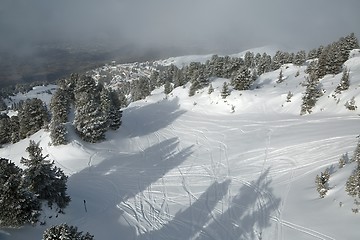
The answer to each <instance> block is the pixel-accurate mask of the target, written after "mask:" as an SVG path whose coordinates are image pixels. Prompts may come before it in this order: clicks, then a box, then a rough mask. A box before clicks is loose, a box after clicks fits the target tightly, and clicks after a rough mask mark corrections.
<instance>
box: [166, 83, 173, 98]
mask: <svg viewBox="0 0 360 240" xmlns="http://www.w3.org/2000/svg"><path fill="white" fill-rule="evenodd" d="M172 90H173V86H172V85H171V83H170V82H169V81H166V82H165V84H164V93H165V94H166V95H168V94H169V93H171V91H172Z"/></svg>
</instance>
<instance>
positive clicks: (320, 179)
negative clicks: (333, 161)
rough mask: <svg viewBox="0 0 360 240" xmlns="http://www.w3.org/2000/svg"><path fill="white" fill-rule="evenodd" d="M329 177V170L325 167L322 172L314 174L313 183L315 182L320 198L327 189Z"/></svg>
mask: <svg viewBox="0 0 360 240" xmlns="http://www.w3.org/2000/svg"><path fill="white" fill-rule="evenodd" d="M329 179H330V171H329V169H328V168H327V169H326V170H325V171H324V172H321V173H320V176H319V175H316V178H315V183H316V190H317V191H318V193H319V196H320V198H324V197H325V195H326V193H327V191H328V190H329V185H328V181H329Z"/></svg>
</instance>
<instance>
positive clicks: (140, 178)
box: [0, 35, 360, 240]
mask: <svg viewBox="0 0 360 240" xmlns="http://www.w3.org/2000/svg"><path fill="white" fill-rule="evenodd" d="M354 38H355V37H354V35H349V36H347V37H344V38H341V39H340V40H339V41H337V42H334V43H332V44H329V45H328V46H325V47H319V48H317V49H314V50H312V51H310V52H309V53H305V51H299V52H297V53H287V52H283V51H273V50H272V49H268V51H267V49H266V48H261V49H258V51H254V52H252V51H246V52H243V53H240V54H234V55H231V56H218V55H206V56H183V57H176V58H170V59H166V60H159V61H155V62H144V63H129V64H116V63H115V62H113V63H111V64H107V65H105V66H103V67H101V68H97V69H94V70H93V71H90V72H88V73H87V75H86V76H85V75H76V74H73V75H71V77H69V78H67V79H63V80H61V81H59V84H57V85H49V86H37V87H34V88H33V89H32V90H31V91H29V92H26V93H21V92H19V93H17V94H13V95H9V96H7V97H6V98H4V99H3V102H4V104H5V105H6V106H7V109H4V111H3V115H2V117H1V119H0V120H1V121H0V134H1V137H2V141H3V142H2V143H1V144H2V148H0V157H1V158H3V159H9V160H10V161H11V162H13V163H15V165H16V166H18V167H20V168H19V169H17V168H16V167H14V166H11V167H12V168H11V169H16V171H15V170H14V171H15V172H16V173H17V174H18V175H19V176H20V173H21V172H22V171H24V172H25V173H26V172H28V170H26V169H27V166H26V165H25V164H24V163H26V161H24V159H31V154H30V155H29V153H30V152H29V144H30V146H34V145H37V146H38V147H39V148H40V149H41V151H42V156H43V157H44V158H46V159H47V160H49V161H50V162H52V161H53V165H52V166H51V168H52V169H53V170H54V169H55V170H56V169H57V168H59V169H61V172H63V173H64V174H65V175H66V177H65V176H63V175H62V174H60V173H59V172H58V173H59V176H61V178H62V179H64V178H67V190H66V196H69V197H70V198H71V201H69V202H66V204H64V206H62V205H61V204H60V205H61V206H59V208H55V207H53V208H50V207H48V206H47V204H44V202H41V203H42V207H41V211H40V210H39V207H40V206H37V207H38V208H37V210H39V211H38V212H37V213H38V215H36V216H33V217H35V220H36V219H37V221H34V222H35V223H34V225H30V224H29V223H30V221H29V223H25V224H23V225H21V226H20V227H19V226H18V227H17V228H11V226H10V227H9V226H6V227H2V226H4V225H5V223H6V222H5V221H4V220H3V219H5V218H1V217H0V239H4V240H8V239H12V240H20V239H41V238H42V237H43V236H44V237H43V239H57V238H56V235H51V234H55V232H56V230H54V229H55V228H53V229H52V230H49V228H50V227H52V226H61V227H62V228H64V229H65V225H61V224H63V223H66V224H67V225H66V226H76V227H77V230H78V231H82V232H83V233H84V235H83V237H82V238H80V236H79V238H74V239H92V235H93V238H94V239H109V240H113V239H144V240H145V239H184V240H185V239H199V240H200V239H204V240H205V239H251V240H260V239H263V240H265V239H266V240H273V239H278V240H282V239H293V240H300V239H301V240H303V239H326V240H334V239H347V240H357V239H358V238H359V233H358V229H357V227H358V226H359V224H360V216H359V213H358V211H359V209H360V206H359V205H360V203H359V202H360V183H359V176H360V167H359V166H360V141H359V139H358V138H357V137H358V136H359V129H358V126H359V124H360V117H359V114H360V108H359V107H358V105H359V103H360V49H359V44H358V42H357V39H356V38H355V39H354ZM335 57H336V58H335ZM34 97H36V98H37V99H38V100H26V99H28V98H34ZM41 103H42V104H41ZM34 112H35V115H31V113H34ZM46 112H47V113H48V114H46ZM28 115H29V116H32V117H28ZM38 116H42V117H38ZM25 120H26V121H25ZM33 123H34V124H33ZM35 123H36V124H35ZM11 124H12V125H11ZM16 124H18V125H16ZM8 126H10V127H8ZM11 126H18V128H16V127H11ZM6 127H8V128H6ZM4 129H5V130H4ZM31 144H32V145H31ZM45 156H46V157H45ZM22 158H23V160H22ZM1 161H4V160H1ZM4 165H5V164H4ZM0 166H1V165H0ZM4 169H5V167H4ZM20 169H23V170H20ZM49 171H50V170H49ZM0 173H1V169H0ZM4 176H5V174H4ZM20 178H21V177H20ZM59 178H60V177H59ZM59 178H57V179H59ZM5 182H9V177H8V178H6V176H5V177H3V176H0V187H1V188H0V191H2V190H3V189H5V187H4V186H5V185H6V184H4V183H5ZM62 189H64V187H62ZM1 193H2V194H3V192H1ZM62 194H63V195H62V196H64V197H66V196H65V195H64V194H65V193H62ZM3 196H5V192H4V194H3ZM34 197H35V198H36V197H39V196H38V195H35V196H34ZM4 199H5V198H4V197H2V198H1V199H0V203H2V202H1V201H3V202H5V200H6V199H5V200H4ZM44 199H47V198H42V199H41V198H40V200H42V201H44ZM56 199H57V200H56V201H58V199H59V198H56ZM66 200H68V199H67V198H66ZM56 201H54V203H58V202H56ZM65 205H66V206H65ZM4 209H5V208H4ZM59 209H60V210H61V211H58V210H59ZM0 215H1V214H0ZM6 217H8V216H6ZM32 220H34V218H32ZM73 230H74V229H73ZM44 231H46V232H47V235H45V234H44ZM66 231H70V230H66ZM66 231H65V230H64V232H66ZM87 232H88V234H87V235H86V234H85V233H87ZM43 234H44V235H43ZM51 236H52V237H51Z"/></svg>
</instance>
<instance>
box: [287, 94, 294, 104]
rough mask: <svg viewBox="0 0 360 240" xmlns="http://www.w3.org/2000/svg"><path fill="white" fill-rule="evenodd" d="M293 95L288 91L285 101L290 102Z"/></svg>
mask: <svg viewBox="0 0 360 240" xmlns="http://www.w3.org/2000/svg"><path fill="white" fill-rule="evenodd" d="M293 96H294V94H293V93H292V92H290V91H289V92H288V94H287V96H286V102H291V98H292V97H293Z"/></svg>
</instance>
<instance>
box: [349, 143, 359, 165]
mask: <svg viewBox="0 0 360 240" xmlns="http://www.w3.org/2000/svg"><path fill="white" fill-rule="evenodd" d="M351 161H352V162H357V163H358V164H360V140H359V141H358V143H357V145H356V148H355V151H354V154H353V156H352V158H351Z"/></svg>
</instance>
